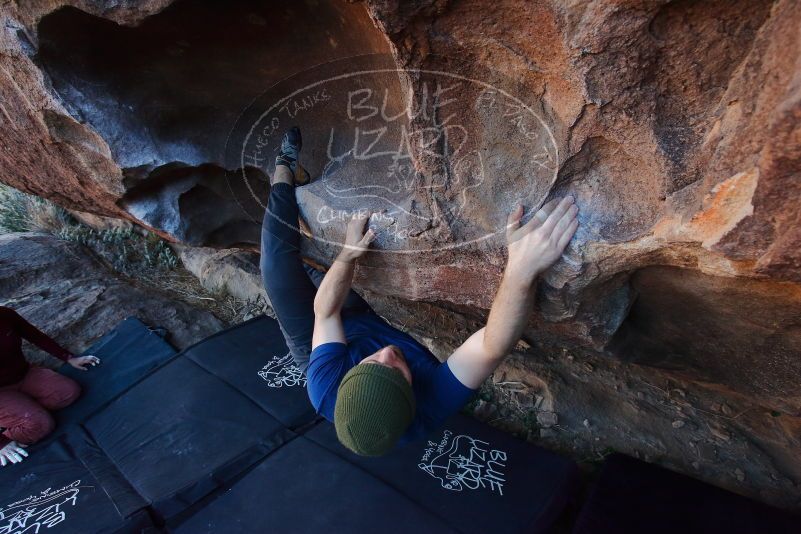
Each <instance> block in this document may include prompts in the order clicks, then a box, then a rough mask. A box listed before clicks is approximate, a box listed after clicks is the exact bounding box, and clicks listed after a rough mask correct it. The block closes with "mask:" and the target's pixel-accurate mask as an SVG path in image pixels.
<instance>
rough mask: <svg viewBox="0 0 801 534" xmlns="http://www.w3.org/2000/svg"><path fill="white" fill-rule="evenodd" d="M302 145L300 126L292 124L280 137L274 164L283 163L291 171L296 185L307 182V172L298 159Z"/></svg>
mask: <svg viewBox="0 0 801 534" xmlns="http://www.w3.org/2000/svg"><path fill="white" fill-rule="evenodd" d="M302 147H303V137H301V135H300V128H298V127H297V126H293V127H292V128H290V129H289V130H287V132H286V133H285V134H284V137H283V138H282V139H281V150H280V152H279V153H278V156H277V157H276V158H275V165H276V167H277V166H278V165H284V166H286V167H289V170H290V171H292V176H293V177H294V178H295V184H296V185H304V184H307V183H309V179H310V177H309V173H308V172H306V169H304V168H303V166H302V165H301V164H300V161H298V157H299V156H300V149H301V148H302Z"/></svg>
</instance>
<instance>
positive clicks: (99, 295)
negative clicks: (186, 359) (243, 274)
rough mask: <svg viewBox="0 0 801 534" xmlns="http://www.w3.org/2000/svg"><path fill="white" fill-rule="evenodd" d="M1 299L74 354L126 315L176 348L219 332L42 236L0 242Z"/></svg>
mask: <svg viewBox="0 0 801 534" xmlns="http://www.w3.org/2000/svg"><path fill="white" fill-rule="evenodd" d="M0 296H1V297H0V299H1V300H2V305H3V306H9V307H11V308H14V309H15V310H17V311H18V312H19V313H20V314H21V315H22V316H23V317H25V318H26V319H28V320H29V321H31V322H32V323H33V324H35V325H39V326H40V327H41V328H42V329H43V330H45V331H46V332H47V333H48V334H49V335H51V336H53V337H54V338H55V339H57V340H58V341H59V343H61V344H63V345H64V346H65V347H66V348H68V349H70V350H72V351H73V352H80V351H83V350H85V349H86V348H87V347H88V346H89V345H91V344H92V343H93V342H94V341H96V340H97V339H98V338H100V337H101V336H102V335H103V334H105V333H106V332H108V331H109V330H111V329H112V328H113V327H114V326H116V325H117V323H119V322H120V321H122V320H123V319H125V318H126V317H130V316H135V317H137V318H139V319H140V320H142V321H143V322H144V323H145V324H147V325H149V326H153V327H162V328H165V329H166V330H167V332H168V333H169V335H168V337H167V340H168V341H169V342H170V343H171V344H172V345H173V346H175V347H176V348H179V349H182V348H185V347H187V346H189V345H192V344H193V343H196V342H198V341H200V340H201V339H204V338H205V337H207V336H209V335H211V334H213V333H215V332H217V331H219V330H221V329H222V328H223V325H222V323H221V322H220V321H219V320H218V319H217V318H216V317H214V316H213V315H212V314H210V313H209V312H206V311H203V310H199V309H197V308H193V307H192V306H189V305H187V304H184V303H182V302H176V301H173V300H170V299H168V298H166V297H164V296H162V295H159V294H154V293H153V292H151V291H147V290H145V289H142V288H140V287H135V286H133V285H131V283H130V282H128V281H125V280H122V279H121V278H118V277H117V276H116V275H115V274H114V273H113V272H112V271H110V270H109V269H107V268H106V267H105V266H103V265H102V264H101V263H100V262H98V261H97V260H94V259H92V258H91V257H90V256H88V255H87V251H86V249H84V248H83V247H81V246H80V245H77V244H74V243H69V242H66V241H61V240H59V239H57V238H55V237H53V236H49V235H45V234H34V233H25V234H6V235H2V236H0Z"/></svg>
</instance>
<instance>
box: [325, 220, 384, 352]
mask: <svg viewBox="0 0 801 534" xmlns="http://www.w3.org/2000/svg"><path fill="white" fill-rule="evenodd" d="M367 221H368V217H366V216H364V217H355V218H354V219H352V220H351V221H350V223H348V229H347V234H346V237H345V246H344V247H343V248H342V251H341V252H340V253H339V256H337V259H336V260H335V261H334V264H333V265H331V268H330V269H328V272H327V273H325V276H324V277H323V281H322V283H321V284H320V288H319V289H318V290H317V295H315V297H314V332H313V333H312V348H313V349H314V348H316V347H317V346H318V345H322V344H323V343H334V342H339V343H345V330H344V328H343V327H342V317H341V316H340V312H341V310H342V305H343V304H344V303H345V299H347V297H348V291H350V287H351V284H352V283H353V271H354V268H355V263H356V260H357V259H359V258H360V257H361V256H363V255H364V254H365V253H366V252H367V247H369V246H370V243H371V242H372V240H373V238H374V237H375V234H374V233H373V231H372V230H367V232H365V231H364V230H365V228H366V226H367Z"/></svg>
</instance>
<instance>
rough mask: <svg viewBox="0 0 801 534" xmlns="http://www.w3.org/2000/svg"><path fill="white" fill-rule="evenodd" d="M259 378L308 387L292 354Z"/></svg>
mask: <svg viewBox="0 0 801 534" xmlns="http://www.w3.org/2000/svg"><path fill="white" fill-rule="evenodd" d="M259 376H260V377H262V378H263V379H264V380H265V381H267V385H268V386H269V387H271V388H282V387H293V386H301V387H304V388H305V387H306V377H305V376H304V375H303V371H301V370H300V369H298V367H297V366H296V365H295V362H294V360H293V359H292V354H287V355H286V356H273V358H272V359H271V360H270V361H269V362H267V365H265V366H264V367H262V368H261V371H259ZM0 534H2V533H0Z"/></svg>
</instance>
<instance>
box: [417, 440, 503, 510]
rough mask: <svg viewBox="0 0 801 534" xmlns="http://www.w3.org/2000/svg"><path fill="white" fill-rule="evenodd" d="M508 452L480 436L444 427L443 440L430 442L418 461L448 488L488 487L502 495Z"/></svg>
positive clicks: (472, 488)
mask: <svg viewBox="0 0 801 534" xmlns="http://www.w3.org/2000/svg"><path fill="white" fill-rule="evenodd" d="M507 458H508V456H507V454H506V452H504V451H501V450H498V449H493V448H491V447H490V444H489V443H488V442H486V441H482V440H480V439H476V438H472V437H470V436H467V435H464V434H459V435H457V436H454V435H453V432H451V431H450V430H445V432H444V433H443V435H442V439H441V440H440V441H439V442H438V443H435V442H433V441H429V442H428V443H427V445H426V448H425V450H424V451H423V456H422V457H421V458H420V462H419V463H418V464H417V467H419V468H420V469H421V470H423V471H424V472H425V473H428V474H429V475H431V476H432V477H434V478H436V479H438V480H439V481H440V484H441V485H442V487H443V488H444V489H446V490H450V491H464V490H480V489H488V490H489V491H491V492H495V493H497V494H498V495H503V485H504V483H505V482H506V478H505V476H506V475H505V474H504V470H505V468H506V461H507Z"/></svg>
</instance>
